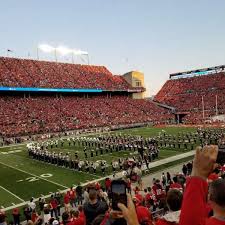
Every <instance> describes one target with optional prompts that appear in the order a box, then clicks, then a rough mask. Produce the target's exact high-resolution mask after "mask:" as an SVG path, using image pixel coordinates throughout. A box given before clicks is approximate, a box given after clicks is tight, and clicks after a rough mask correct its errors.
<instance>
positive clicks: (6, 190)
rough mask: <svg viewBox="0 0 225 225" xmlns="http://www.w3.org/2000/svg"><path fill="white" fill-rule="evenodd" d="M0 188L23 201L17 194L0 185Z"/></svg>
mask: <svg viewBox="0 0 225 225" xmlns="http://www.w3.org/2000/svg"><path fill="white" fill-rule="evenodd" d="M0 188H2V189H3V190H4V191H6V192H8V193H9V194H11V195H13V196H14V197H15V198H17V199H19V200H20V201H21V202H25V201H24V200H23V199H22V198H20V197H19V196H17V195H15V194H13V193H12V192H11V191H9V190H7V189H6V188H4V187H2V186H0Z"/></svg>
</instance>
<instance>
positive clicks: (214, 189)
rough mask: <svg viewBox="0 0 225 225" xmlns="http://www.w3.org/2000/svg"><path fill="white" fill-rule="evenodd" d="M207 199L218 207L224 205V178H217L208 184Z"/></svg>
mask: <svg viewBox="0 0 225 225" xmlns="http://www.w3.org/2000/svg"><path fill="white" fill-rule="evenodd" d="M209 199H210V200H211V201H213V202H215V203H216V204H217V205H219V206H220V207H225V180H224V179H218V180H215V181H213V182H212V183H211V184H210V186H209Z"/></svg>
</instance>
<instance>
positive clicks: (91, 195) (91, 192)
mask: <svg viewBox="0 0 225 225" xmlns="http://www.w3.org/2000/svg"><path fill="white" fill-rule="evenodd" d="M96 198H97V192H96V190H95V189H90V190H89V199H90V200H92V201H93V200H95V199H96Z"/></svg>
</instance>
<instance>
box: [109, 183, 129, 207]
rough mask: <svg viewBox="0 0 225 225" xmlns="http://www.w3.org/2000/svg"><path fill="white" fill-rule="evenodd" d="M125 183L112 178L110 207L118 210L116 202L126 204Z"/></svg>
mask: <svg viewBox="0 0 225 225" xmlns="http://www.w3.org/2000/svg"><path fill="white" fill-rule="evenodd" d="M126 187H127V185H126V183H125V181H123V180H113V181H112V183H111V192H112V193H111V194H112V209H113V210H117V211H118V210H120V209H119V208H118V206H117V205H118V203H123V204H124V205H125V206H126V205H127V193H126Z"/></svg>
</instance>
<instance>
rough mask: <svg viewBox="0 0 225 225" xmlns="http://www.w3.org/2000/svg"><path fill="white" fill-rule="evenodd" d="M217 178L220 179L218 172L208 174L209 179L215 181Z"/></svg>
mask: <svg viewBox="0 0 225 225" xmlns="http://www.w3.org/2000/svg"><path fill="white" fill-rule="evenodd" d="M217 179H219V176H218V174H216V173H211V174H210V175H209V176H208V180H211V181H214V180H217Z"/></svg>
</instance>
